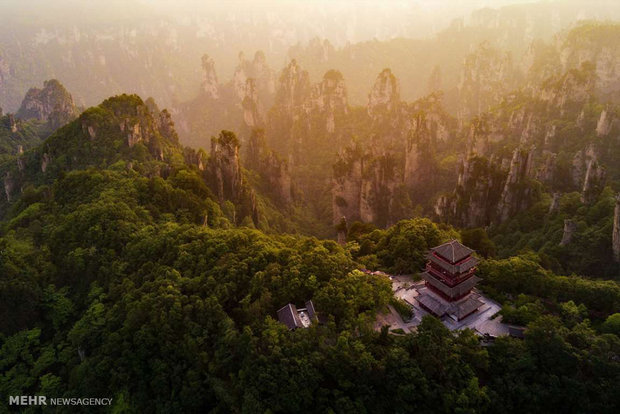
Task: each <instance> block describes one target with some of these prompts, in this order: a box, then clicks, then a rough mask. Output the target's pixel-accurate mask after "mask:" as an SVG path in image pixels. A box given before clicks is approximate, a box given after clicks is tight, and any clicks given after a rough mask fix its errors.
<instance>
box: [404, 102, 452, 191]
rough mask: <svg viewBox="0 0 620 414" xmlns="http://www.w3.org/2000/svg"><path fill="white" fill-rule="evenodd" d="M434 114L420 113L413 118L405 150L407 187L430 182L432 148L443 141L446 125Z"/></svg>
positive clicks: (405, 179)
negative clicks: (442, 136) (424, 181)
mask: <svg viewBox="0 0 620 414" xmlns="http://www.w3.org/2000/svg"><path fill="white" fill-rule="evenodd" d="M441 121H442V120H441V119H440V118H439V117H437V116H435V114H432V113H428V114H427V113H426V112H423V111H420V112H418V113H416V114H415V115H414V117H413V122H412V126H411V132H410V134H409V137H408V139H407V146H406V148H405V170H404V171H405V173H404V181H405V185H407V186H408V187H409V188H415V187H416V186H418V185H419V184H420V183H421V181H423V180H429V179H430V178H431V173H432V171H430V170H429V168H430V164H429V163H428V161H429V159H430V158H431V153H430V151H432V148H433V147H434V146H435V145H436V144H437V142H438V141H439V140H440V139H441V136H440V135H441V133H442V130H443V128H445V125H443V124H442V122H441Z"/></svg>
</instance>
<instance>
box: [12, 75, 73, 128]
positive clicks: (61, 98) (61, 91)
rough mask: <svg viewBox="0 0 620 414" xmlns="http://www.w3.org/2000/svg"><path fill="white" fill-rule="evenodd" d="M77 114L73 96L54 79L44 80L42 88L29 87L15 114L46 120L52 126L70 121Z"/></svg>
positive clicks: (56, 126) (58, 125)
mask: <svg viewBox="0 0 620 414" xmlns="http://www.w3.org/2000/svg"><path fill="white" fill-rule="evenodd" d="M77 115H78V110H77V108H76V106H75V103H74V102H73V98H72V97H71V95H70V94H69V92H67V90H66V89H65V88H64V86H62V84H61V83H60V82H58V81H57V80H55V79H52V80H48V81H45V82H44V84H43V89H38V88H32V89H30V90H29V91H28V92H27V93H26V97H25V98H24V100H23V101H22V104H21V107H20V108H19V110H18V111H17V114H16V116H17V117H18V118H21V119H32V118H34V119H38V120H39V121H48V122H49V123H50V125H51V126H52V127H53V128H58V127H60V126H62V125H64V124H66V123H68V122H70V121H72V120H73V119H75V118H76V117H77Z"/></svg>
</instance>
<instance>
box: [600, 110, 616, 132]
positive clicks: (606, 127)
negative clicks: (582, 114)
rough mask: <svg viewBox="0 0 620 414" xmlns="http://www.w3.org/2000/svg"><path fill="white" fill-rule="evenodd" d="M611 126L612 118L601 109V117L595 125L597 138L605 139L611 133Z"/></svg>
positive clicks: (606, 111)
mask: <svg viewBox="0 0 620 414" xmlns="http://www.w3.org/2000/svg"><path fill="white" fill-rule="evenodd" d="M612 125H613V116H612V114H610V113H609V112H608V110H607V109H603V111H602V112H601V116H600V117H599V119H598V122H597V123H596V135H597V136H599V137H606V136H607V135H609V133H610V132H611V128H612Z"/></svg>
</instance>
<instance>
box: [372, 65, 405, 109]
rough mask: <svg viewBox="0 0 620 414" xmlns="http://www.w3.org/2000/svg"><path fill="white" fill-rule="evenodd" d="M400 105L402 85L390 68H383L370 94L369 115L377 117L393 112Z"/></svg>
mask: <svg viewBox="0 0 620 414" xmlns="http://www.w3.org/2000/svg"><path fill="white" fill-rule="evenodd" d="M399 106H400V87H399V85H398V80H397V79H396V76H394V75H393V74H392V71H391V70H390V69H383V71H382V72H381V73H380V74H379V76H377V80H376V81H375V84H374V86H373V88H372V90H371V91H370V93H369V94H368V105H367V107H366V108H367V110H368V115H370V117H371V118H373V119H375V118H377V117H378V116H380V115H383V114H393V113H394V112H395V111H397V110H398V107H399Z"/></svg>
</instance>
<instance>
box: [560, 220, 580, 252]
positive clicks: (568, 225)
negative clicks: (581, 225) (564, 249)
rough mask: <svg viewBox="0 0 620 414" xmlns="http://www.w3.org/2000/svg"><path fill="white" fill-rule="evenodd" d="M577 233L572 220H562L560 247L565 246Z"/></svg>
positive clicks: (575, 224) (575, 225)
mask: <svg viewBox="0 0 620 414" xmlns="http://www.w3.org/2000/svg"><path fill="white" fill-rule="evenodd" d="M576 232H577V223H575V222H574V221H572V220H569V219H566V220H564V233H563V234H562V240H561V241H560V246H566V245H567V244H569V243H570V242H571V241H572V240H573V236H574V235H575V233H576Z"/></svg>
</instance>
